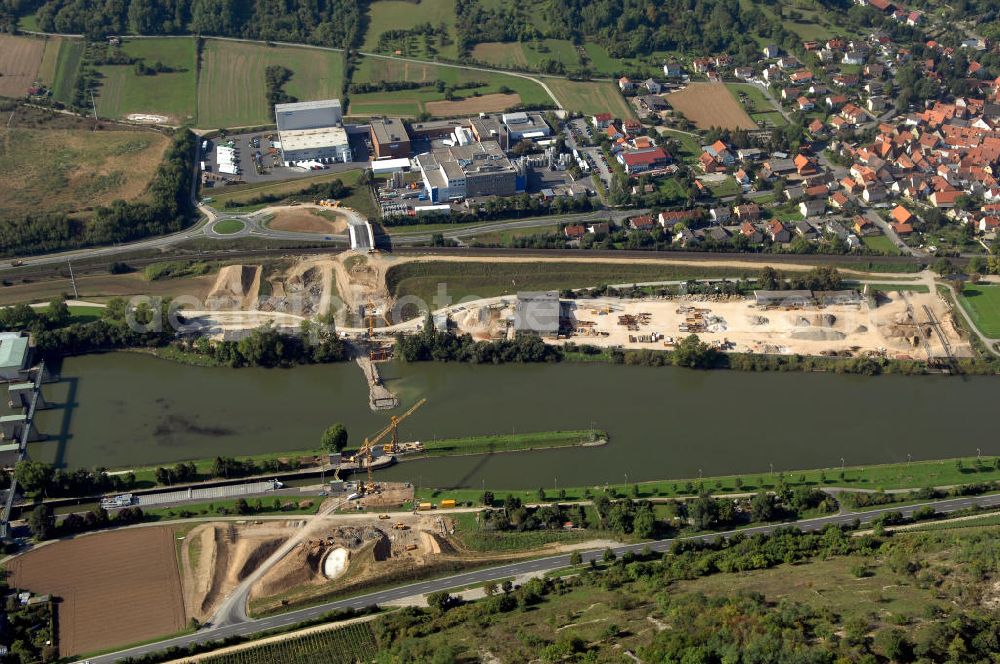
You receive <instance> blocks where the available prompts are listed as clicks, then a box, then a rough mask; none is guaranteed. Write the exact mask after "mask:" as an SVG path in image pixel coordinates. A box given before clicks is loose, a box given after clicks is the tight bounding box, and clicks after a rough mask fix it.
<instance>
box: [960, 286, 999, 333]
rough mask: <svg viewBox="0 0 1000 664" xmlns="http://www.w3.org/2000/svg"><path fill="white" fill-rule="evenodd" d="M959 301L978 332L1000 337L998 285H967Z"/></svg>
mask: <svg viewBox="0 0 1000 664" xmlns="http://www.w3.org/2000/svg"><path fill="white" fill-rule="evenodd" d="M959 301H960V302H961V303H962V306H963V307H964V308H965V310H966V311H967V312H969V315H970V316H971V317H972V321H973V322H974V323H975V324H976V327H977V328H979V331H980V332H982V333H983V334H985V335H986V336H988V337H991V338H997V337H1000V286H987V285H983V284H978V285H971V284H970V285H967V286H966V287H965V288H964V289H963V290H962V294H961V297H960V298H959Z"/></svg>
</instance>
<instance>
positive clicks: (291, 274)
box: [261, 261, 333, 316]
mask: <svg viewBox="0 0 1000 664" xmlns="http://www.w3.org/2000/svg"><path fill="white" fill-rule="evenodd" d="M268 284H269V288H270V291H271V295H270V297H268V298H267V299H266V300H265V301H264V302H262V303H261V309H262V310H264V311H278V312H282V313H290V314H296V315H299V316H312V315H314V314H317V313H320V312H325V311H327V310H329V308H330V300H331V298H332V296H333V267H332V265H331V263H330V262H329V261H319V262H317V261H310V262H306V263H299V264H297V265H295V266H294V267H293V268H292V269H290V270H288V271H287V272H284V273H282V274H277V275H273V276H271V277H269V278H268Z"/></svg>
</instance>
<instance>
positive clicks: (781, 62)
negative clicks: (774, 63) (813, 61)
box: [778, 55, 802, 69]
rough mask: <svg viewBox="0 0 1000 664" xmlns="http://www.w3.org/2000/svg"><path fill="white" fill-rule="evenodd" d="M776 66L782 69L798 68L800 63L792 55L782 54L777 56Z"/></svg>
mask: <svg viewBox="0 0 1000 664" xmlns="http://www.w3.org/2000/svg"><path fill="white" fill-rule="evenodd" d="M778 66H779V67H781V68H782V69H798V68H799V67H801V66H802V63H801V62H799V59H798V58H796V57H795V56H794V55H783V56H781V57H780V58H778Z"/></svg>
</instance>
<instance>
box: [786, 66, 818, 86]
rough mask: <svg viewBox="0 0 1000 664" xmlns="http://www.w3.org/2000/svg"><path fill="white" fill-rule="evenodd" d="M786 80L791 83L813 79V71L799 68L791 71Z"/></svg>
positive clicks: (806, 81)
mask: <svg viewBox="0 0 1000 664" xmlns="http://www.w3.org/2000/svg"><path fill="white" fill-rule="evenodd" d="M788 80H789V81H791V82H792V83H808V82H809V81H811V80H813V73H812V72H811V71H809V70H808V69H800V70H798V71H796V72H792V75H791V76H789V77H788Z"/></svg>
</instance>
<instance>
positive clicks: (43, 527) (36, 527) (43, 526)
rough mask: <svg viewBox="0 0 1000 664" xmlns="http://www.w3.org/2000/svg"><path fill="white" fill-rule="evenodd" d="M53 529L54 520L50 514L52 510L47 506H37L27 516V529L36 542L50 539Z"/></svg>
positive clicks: (54, 525)
mask: <svg viewBox="0 0 1000 664" xmlns="http://www.w3.org/2000/svg"><path fill="white" fill-rule="evenodd" d="M55 527H56V519H55V516H53V514H52V508H51V507H49V506H48V505H39V506H38V507H36V508H35V509H33V510H32V511H31V514H29V515H28V528H29V529H30V530H31V534H32V536H33V537H34V538H35V539H36V540H44V539H48V538H49V537H51V536H52V533H53V531H54V530H55Z"/></svg>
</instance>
